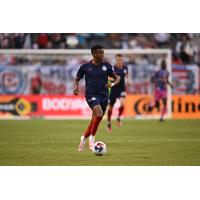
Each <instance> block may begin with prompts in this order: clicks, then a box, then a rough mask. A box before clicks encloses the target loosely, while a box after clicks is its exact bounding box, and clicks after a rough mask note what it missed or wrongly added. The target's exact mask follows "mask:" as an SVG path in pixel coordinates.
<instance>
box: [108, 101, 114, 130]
mask: <svg viewBox="0 0 200 200" xmlns="http://www.w3.org/2000/svg"><path fill="white" fill-rule="evenodd" d="M113 107H114V105H112V104H109V105H108V113H107V131H108V132H111V131H112V125H111V117H112V110H113Z"/></svg>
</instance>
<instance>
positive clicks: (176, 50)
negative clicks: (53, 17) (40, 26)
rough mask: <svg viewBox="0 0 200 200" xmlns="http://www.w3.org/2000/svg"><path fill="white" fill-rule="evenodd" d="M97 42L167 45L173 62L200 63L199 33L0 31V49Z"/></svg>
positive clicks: (109, 45)
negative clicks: (26, 32)
mask: <svg viewBox="0 0 200 200" xmlns="http://www.w3.org/2000/svg"><path fill="white" fill-rule="evenodd" d="M94 44H100V45H102V46H104V48H110V49H118V48H119V49H121V48H122V49H143V48H167V49H169V48H170V49H171V50H172V52H173V63H177V64H178V63H183V64H189V63H196V64H200V34H198V33H195V34H192V33H190V34H186V33H183V34H180V33H179V34H178V33H172V34H170V33H155V34H151V33H147V34H145V33H48V34H47V33H31V34H30V33H29V34H24V33H20V34H19V33H1V34H0V48H1V49H21V48H25V49H29V48H33V49H38V48H39V49H65V48H67V49H76V48H77V49H78V48H80V49H88V48H90V47H91V46H92V45H94Z"/></svg>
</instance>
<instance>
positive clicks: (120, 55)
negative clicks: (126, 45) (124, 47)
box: [115, 53, 123, 58]
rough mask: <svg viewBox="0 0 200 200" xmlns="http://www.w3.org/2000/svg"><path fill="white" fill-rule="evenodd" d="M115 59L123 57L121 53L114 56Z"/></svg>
mask: <svg viewBox="0 0 200 200" xmlns="http://www.w3.org/2000/svg"><path fill="white" fill-rule="evenodd" d="M116 57H123V55H122V54H121V53H118V54H116V55H115V58H116Z"/></svg>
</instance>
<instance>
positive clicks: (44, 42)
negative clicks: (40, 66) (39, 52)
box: [37, 33, 49, 49]
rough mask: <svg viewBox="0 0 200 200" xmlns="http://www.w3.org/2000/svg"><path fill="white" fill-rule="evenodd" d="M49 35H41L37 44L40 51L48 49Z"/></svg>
mask: <svg viewBox="0 0 200 200" xmlns="http://www.w3.org/2000/svg"><path fill="white" fill-rule="evenodd" d="M48 41H49V39H48V35H47V34H46V33H40V34H39V36H38V39H37V43H38V46H39V48H40V49H44V48H46V47H47V43H48Z"/></svg>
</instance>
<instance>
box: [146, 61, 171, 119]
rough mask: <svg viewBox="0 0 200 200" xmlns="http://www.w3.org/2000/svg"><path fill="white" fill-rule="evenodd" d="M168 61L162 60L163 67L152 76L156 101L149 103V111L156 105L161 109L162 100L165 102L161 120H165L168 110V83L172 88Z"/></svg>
mask: <svg viewBox="0 0 200 200" xmlns="http://www.w3.org/2000/svg"><path fill="white" fill-rule="evenodd" d="M166 68H167V65H166V61H165V60H162V62H161V69H160V70H158V71H157V72H155V74H154V75H153V77H152V78H151V82H152V83H153V84H154V86H155V91H154V98H155V102H154V104H153V105H149V108H148V110H149V112H151V111H152V110H153V109H154V108H155V107H156V108H158V109H159V107H160V100H161V101H162V103H163V108H162V110H161V116H160V121H163V120H164V115H165V113H166V111H167V85H169V86H170V87H171V88H172V84H171V83H170V82H169V72H168V71H167V70H166Z"/></svg>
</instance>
